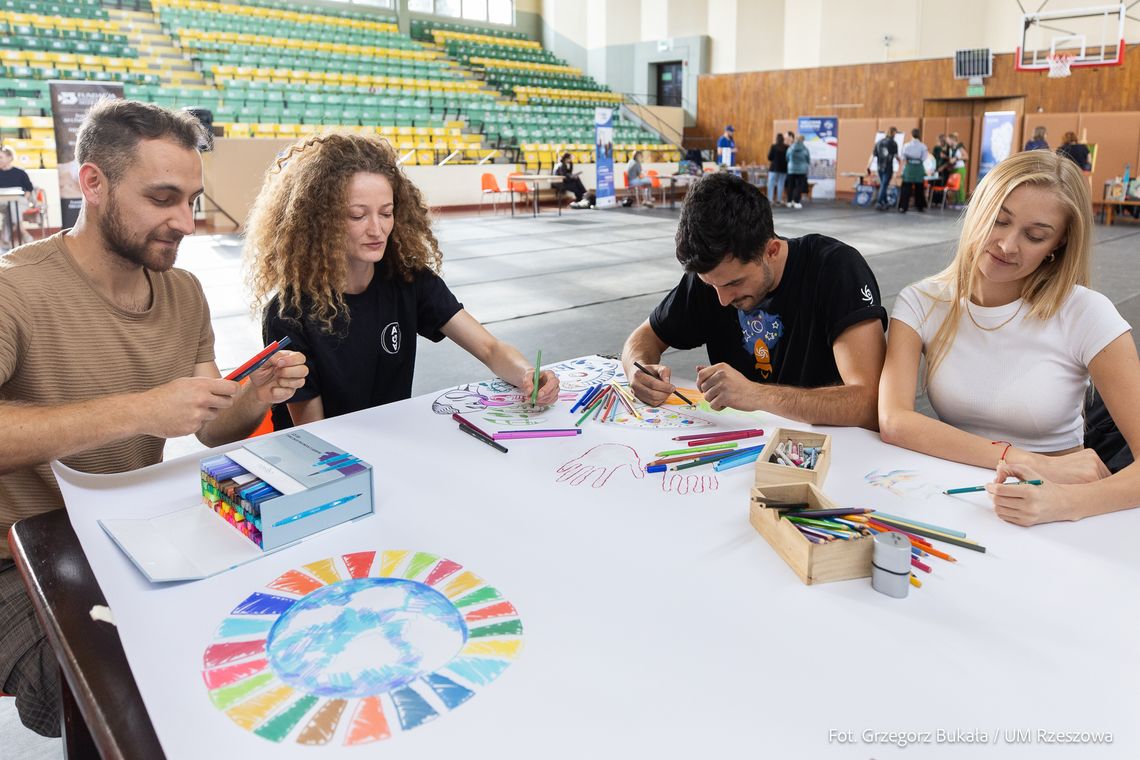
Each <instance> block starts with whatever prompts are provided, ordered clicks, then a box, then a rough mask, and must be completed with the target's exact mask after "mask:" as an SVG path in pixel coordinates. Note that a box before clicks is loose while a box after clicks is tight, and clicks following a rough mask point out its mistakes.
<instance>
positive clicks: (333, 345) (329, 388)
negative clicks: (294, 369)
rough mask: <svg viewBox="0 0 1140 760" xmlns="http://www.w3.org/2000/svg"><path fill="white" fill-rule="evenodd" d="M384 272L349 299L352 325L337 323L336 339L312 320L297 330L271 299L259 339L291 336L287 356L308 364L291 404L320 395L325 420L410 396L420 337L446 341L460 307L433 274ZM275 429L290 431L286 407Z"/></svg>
mask: <svg viewBox="0 0 1140 760" xmlns="http://www.w3.org/2000/svg"><path fill="white" fill-rule="evenodd" d="M386 269H387V268H386V267H384V266H383V265H381V266H378V267H377V269H376V273H375V275H373V277H372V282H371V283H369V285H368V288H367V289H366V290H365V291H364V292H363V293H358V294H351V293H346V294H345V296H344V300H345V304H346V305H347V307H348V311H349V314H350V315H351V319H350V320H349V321H348V324H347V326H346V325H345V324H344V320H343V319H341V320H337V321H336V322H335V323H334V330H333V332H332V333H331V334H330V333H327V332H323V331H322V330H321V329H320V326H319V325H317V324H316V323H314V322H313V321H312V320H310V319H309V318H308V317H305V318H303V319H302V321H301V323H300V324H298V323H297V322H296V321H294V320H291V319H283V318H282V317H280V316H279V315H278V314H277V304H278V300H277V297H276V296H275V297H274V298H273V300H272V301H270V303H269V305H268V307H267V308H266V310H265V316H264V318H263V319H262V337H263V338H264V339H265V342H266V343H267V344H268V343H270V342H272V341H274V340H278V339H280V338H283V337H285V336H289V339H290V340H291V341H292V345H290V346H289V350H291V351H300V352H301V353H303V354H304V355H305V357H306V359H307V364H308V366H309V376H308V377H307V378H306V379H305V385H304V387H302V388H298V389H297V392H296V393H295V394H293V398H292V399H290V401H293V402H297V401H307V400H309V399H311V398H315V397H317V396H320V397H321V403H322V405H323V406H324V412H325V417H336V416H337V415H340V414H347V413H349V412H355V411H359V410H361V409H367V408H369V407H373V406H378V405H380V404H387V403H390V402H392V401H400V400H402V399H406V398H410V397H411V395H412V372H413V370H414V369H415V365H416V336H417V335H422V336H423V337H425V338H427V339H428V340H431V341H433V342H437V343H438V342H439V341H441V340H443V338H444V335H443V333H442V332H440V330H441V328H442V327H443V326H444V325H446V324H447V323H448V321H450V320H451V318H452V317H454V316H455V315H456V314H457V313H458V312H459V310H460V309H462V308H463V305H462V304H461V303H459V301H458V300H456V298H455V296H454V295H453V294H452V292H451V291H450V290H448V287H447V285H446V284H445V283H444V281H443V280H442V279H440V277H439V276H438V275H436V274H434V273H432V272H431V271H429V270H423V271H420V272H416V273H415V275H414V277H413V280H412V282H407V281H405V280H403V279H401V278H400V277H399V276H398V275H393V276H389V275H388V274H387V271H386ZM302 308H303V311H304V310H305V304H304V302H303V304H302ZM273 423H274V427H275V428H276V429H277V430H282V429H284V428H287V427H292V424H293V423H292V420H291V418H290V417H289V411H288V409H287V408H286V406H285V404H278V405H276V406H275V407H274V409H273Z"/></svg>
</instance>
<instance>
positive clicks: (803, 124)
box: [796, 116, 839, 198]
mask: <svg viewBox="0 0 1140 760" xmlns="http://www.w3.org/2000/svg"><path fill="white" fill-rule="evenodd" d="M796 126H797V127H798V129H799V133H800V134H801V135H803V136H804V146H805V147H807V149H808V153H810V154H811V166H810V167H809V168H808V179H809V180H811V182H812V184H813V185H815V187H814V188H813V189H812V193H811V197H812V198H834V197H835V162H836V155H837V154H838V152H839V117H838V116H801V117H800V118H799V121H798V124H797V125H796Z"/></svg>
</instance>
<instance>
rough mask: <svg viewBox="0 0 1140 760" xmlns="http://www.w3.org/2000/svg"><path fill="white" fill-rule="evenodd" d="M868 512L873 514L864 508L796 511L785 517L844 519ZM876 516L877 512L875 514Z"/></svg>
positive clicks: (870, 510)
mask: <svg viewBox="0 0 1140 760" xmlns="http://www.w3.org/2000/svg"><path fill="white" fill-rule="evenodd" d="M868 512H875V510H873V509H868V508H866V507H852V508H848V509H797V510H795V511H793V512H788V513H787V514H785V515H784V516H785V517H788V516H792V515H794V516H796V517H846V516H847V515H865V514H867V513H868ZM875 514H878V512H875Z"/></svg>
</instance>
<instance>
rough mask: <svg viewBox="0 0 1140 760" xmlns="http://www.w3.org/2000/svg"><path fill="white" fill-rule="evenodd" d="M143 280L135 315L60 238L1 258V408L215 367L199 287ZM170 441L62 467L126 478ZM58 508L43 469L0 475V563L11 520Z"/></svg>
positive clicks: (96, 393)
mask: <svg viewBox="0 0 1140 760" xmlns="http://www.w3.org/2000/svg"><path fill="white" fill-rule="evenodd" d="M147 277H148V278H149V279H150V284H151V289H152V292H153V298H152V300H151V306H150V308H149V309H147V310H146V311H142V312H132V311H126V310H124V309H121V308H119V307H118V306H116V305H115V304H114V303H112V302H111V301H110V300H108V299H107V298H105V297H104V296H102V295H101V294H100V293H99V292H98V291H96V290H95V288H94V287H93V286H92V284H91V282H90V280H89V279H88V278H87V276H86V275H85V274H84V273H83V271H82V270H81V269H80V268H79V266H78V265H77V264H76V262H75V260H74V259H73V258H72V257H71V254H70V253H68V251H67V248H66V246H65V245H64V242H63V233H62V232H61V233H59V234H57V235H53V236H52V237H50V238H48V239H46V240H42V241H39V242H36V243H31V244H30V245H26V246H23V247H21V248H17V249H15V250H13V251H11V252H10V253H8V254H7V255H4V256H0V402H8V401H13V402H23V403H30V404H43V405H48V406H53V405H57V404H68V403H74V402H77V401H86V400H89V399H93V398H98V397H101V396H108V395H112V394H117V393H132V392H138V391H144V390H148V389H150V388H153V387H155V386H157V385H161V384H163V383H166V382H169V381H171V380H174V379H176V378H179V377H189V376H191V375H192V374H193V373H194V365H196V364H199V363H202V362H209V361H213V360H214V333H213V330H212V329H211V327H210V309H209V306H208V305H207V303H206V298H205V295H204V294H203V293H202V286H201V285H200V284H199V283H198V280H197V279H196V278H195V277H194V275H192V274H190V273H189V272H186V271H183V270H180V269H171V270H170V271H168V272H149V271H148V272H147ZM0 416H2V414H0ZM90 424H92V425H98V424H99V420H98V419H93V420H91V421H90ZM164 443H165V441H164V440H163V439H162V438H156V437H154V436H149V435H139V436H134V437H132V438H127V439H124V440H121V441H115V442H114V443H110V444H107V445H105V446H101V447H99V448H95V449H91V450H89V451H84V452H81V453H78V454H75V455H72V456H69V457H66V458H64V459H63V460H62V461H63V462H64V464H66V465H67V466H69V467H73V468H75V469H78V470H82V471H84V472H98V473H109V472H125V471H127V470H134V469H136V468H139V467H145V466H146V465H150V464H154V463H156V462H159V461H161V459H162V448H163V445H164ZM61 506H63V500H62V498H61V497H60V492H59V486H58V485H57V484H56V482H55V478H54V477H53V476H52V474H51V469H50V468H49V467H48V465H47V464H46V463H44V464H39V465H36V466H34V467H31V468H28V469H23V470H18V471H16V472H10V473H7V474H4V475H0V537H3V538H4V539H5V540H3V541H0V558H10V557H11V552H10V551H9V549H8V542H7V540H6V538H7V535H8V529H9V528H10V527H11V525H12V523H13V522H15V521H16V520H19V519H22V518H24V517H30V516H32V515H37V514H40V513H42V512H46V511H48V510H51V509H57V508H59V507H61Z"/></svg>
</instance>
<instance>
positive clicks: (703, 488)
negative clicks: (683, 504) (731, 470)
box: [661, 471, 720, 496]
mask: <svg viewBox="0 0 1140 760" xmlns="http://www.w3.org/2000/svg"><path fill="white" fill-rule="evenodd" d="M719 488H720V480H718V479H717V476H716V475H713V474H711V473H710V474H707V475H690V474H688V473H683V472H668V471H666V472H663V473H661V491H662V493H675V494H680V495H681V496H684V495H685V494H690V493H706V492H708V493H711V492H712V491H716V490H717V489H719Z"/></svg>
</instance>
